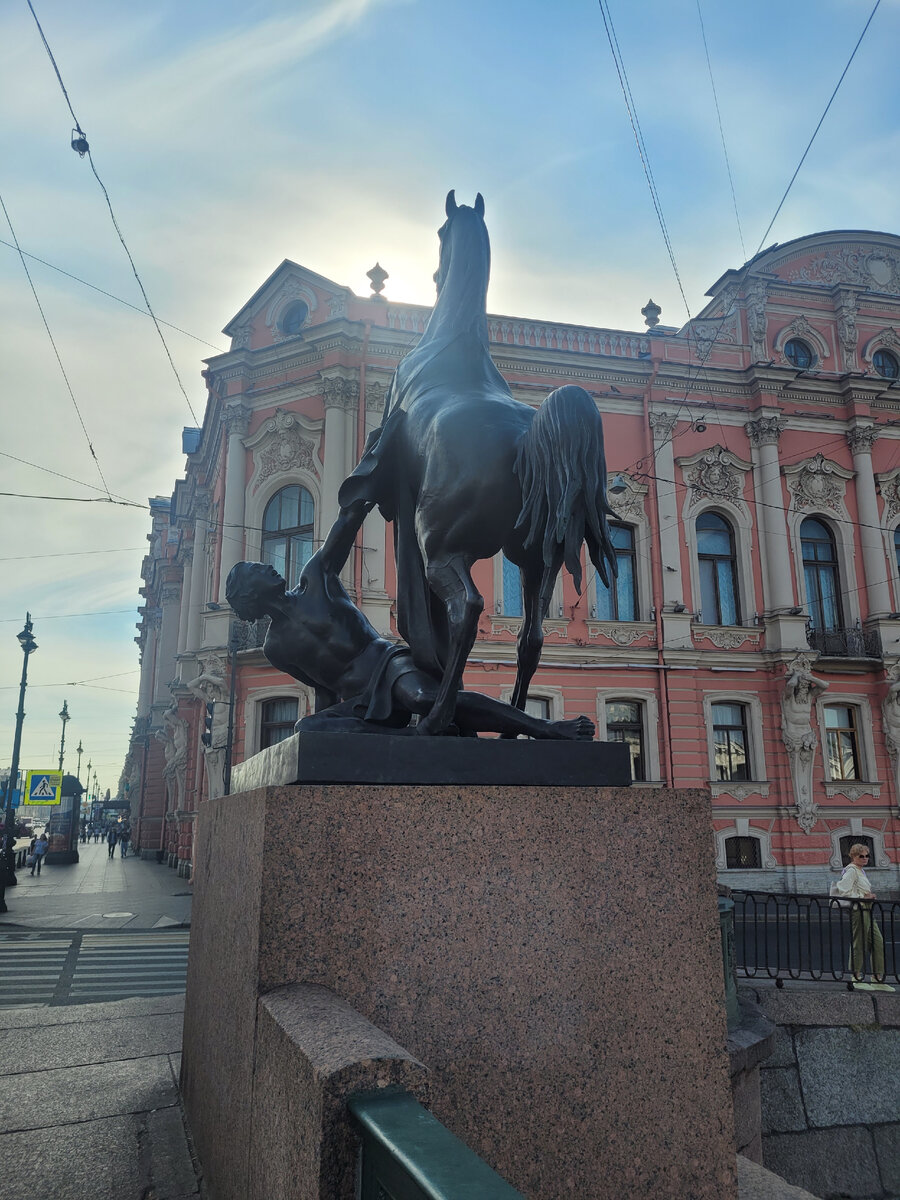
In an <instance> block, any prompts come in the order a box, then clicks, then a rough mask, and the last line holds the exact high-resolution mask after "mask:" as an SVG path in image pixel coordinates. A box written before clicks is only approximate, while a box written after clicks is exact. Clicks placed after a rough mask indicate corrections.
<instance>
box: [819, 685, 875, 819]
mask: <svg viewBox="0 0 900 1200" xmlns="http://www.w3.org/2000/svg"><path fill="white" fill-rule="evenodd" d="M835 704H839V705H845V706H847V707H849V708H855V709H856V710H857V713H858V720H857V723H856V733H857V741H858V744H857V751H858V753H859V758H860V763H859V767H860V772H861V775H860V778H859V779H848V780H842V779H832V778H831V773H830V772H829V769H828V736H827V730H826V728H825V709H826V708H828V707H829V705H835ZM816 719H817V720H818V722H819V743H820V745H821V749H822V770H823V772H824V775H825V794H826V795H827V796H846V797H847V799H848V800H851V801H855V800H858V799H859V798H860V796H879V795H880V794H881V789H880V787H879V786H878V784H879V783H880V780H879V778H878V768H877V760H876V758H875V737H874V733H873V729H872V708H871V705H870V704H869V697H868V696H860V695H855V694H851V693H850V692H831V691H829V692H826V693H825V694H824V696H823V695H822V694H821V693H820V694H819V696H817V698H816Z"/></svg>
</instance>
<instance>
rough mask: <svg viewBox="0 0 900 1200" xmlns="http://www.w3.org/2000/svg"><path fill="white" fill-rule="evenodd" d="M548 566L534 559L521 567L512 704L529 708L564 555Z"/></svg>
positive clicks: (540, 560)
mask: <svg viewBox="0 0 900 1200" xmlns="http://www.w3.org/2000/svg"><path fill="white" fill-rule="evenodd" d="M557 557H559V561H555V562H553V563H551V565H550V568H549V570H546V571H545V569H544V563H543V559H540V558H539V559H537V560H535V559H532V560H530V561H528V562H526V563H525V564H524V566H522V567H521V568H520V570H521V574H522V606H523V610H524V615H523V618H522V628H521V629H520V630H519V638H518V642H517V645H516V684H515V687H514V688H513V694H512V704H513V706H514V707H515V708H521V709H524V708H525V701H526V700H527V699H528V688H529V685H530V683H531V681H532V679H533V678H534V673H535V671H536V670H537V669H538V664H539V662H540V661H541V650H542V649H543V646H544V626H543V620H544V614H545V613H546V611H547V608H548V607H549V604H550V599H551V596H552V595H553V585H554V583H555V582H556V577H557V575H558V574H559V570H560V567H561V566H562V558H561V556H557Z"/></svg>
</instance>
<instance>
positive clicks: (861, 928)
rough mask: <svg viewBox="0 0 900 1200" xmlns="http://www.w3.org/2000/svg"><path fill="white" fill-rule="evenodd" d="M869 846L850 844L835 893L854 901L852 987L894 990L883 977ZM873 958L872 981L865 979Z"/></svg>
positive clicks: (851, 955)
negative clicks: (874, 910) (868, 962)
mask: <svg viewBox="0 0 900 1200" xmlns="http://www.w3.org/2000/svg"><path fill="white" fill-rule="evenodd" d="M868 865H869V847H868V846H866V845H865V844H864V843H863V842H856V843H855V844H854V845H853V846H851V847H850V862H849V863H848V864H847V866H846V867H844V872H843V874H842V875H841V878H840V879H839V880H838V882H837V883H835V885H834V887H833V888H832V894H833V895H835V896H839V897H840V898H841V899H843V900H850V901H852V902H853V911H852V912H851V914H850V970H851V971H852V972H853V986H854V987H855V988H859V989H861V990H864V991H868V992H872V991H875V992H892V991H893V990H894V989H893V988H892V987H891V985H890V984H889V983H886V982H885V978H884V938H883V937H882V934H881V930H880V929H879V927H878V922H877V921H876V920H875V917H874V916H873V913H872V901H873V900H874V899H875V893H874V892H873V891H872V885H871V883H870V882H869V879H868V876H867V875H866V872H865V868H866V867H867V866H868ZM867 952H868V954H869V955H870V956H871V960H872V983H866V982H865V965H866V954H867Z"/></svg>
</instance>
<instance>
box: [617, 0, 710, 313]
mask: <svg viewBox="0 0 900 1200" xmlns="http://www.w3.org/2000/svg"><path fill="white" fill-rule="evenodd" d="M597 3H598V5H599V7H600V16H601V17H602V18H603V27H604V29H605V30H606V38H607V41H608V42H609V48H610V52H611V53H612V56H613V63H614V64H615V68H616V74H617V75H618V77H619V86H620V87H621V89H622V96H623V98H624V100H625V108H626V110H627V112H628V119H629V121H630V122H631V130H632V133H633V134H634V140H635V143H636V144H637V148H638V154H639V155H640V159H641V165H642V167H643V168H644V177H645V178H646V180H647V187H648V188H649V190H650V199H651V200H652V202H653V209H654V211H655V213H656V219H657V221H658V222H659V227H660V230H661V231H662V235H663V241H664V242H665V244H666V250H667V251H668V254H669V261H670V262H671V264H672V270H673V271H674V272H675V279H676V280H677V282H678V290H679V291H680V292H681V299H682V300H683V301H684V308H685V312H686V313H687V315H688V320H691V307H690V305H689V304H688V301H687V296H686V295H685V291H684V287H683V286H682V282H681V274H680V272H679V270H678V263H677V262H676V261H675V251H674V249H673V248H672V240H671V238H670V237H669V228H668V226H667V224H666V219H665V217H664V216H663V210H662V202H661V200H660V198H659V191H658V190H657V187H656V180H655V179H654V177H653V169H652V167H651V166H650V155H649V154H648V152H647V146H646V143H645V142H644V133H643V130H642V129H641V123H640V120H639V119H638V115H637V107H636V105H635V103H634V97H633V95H632V94H631V84H630V83H629V82H628V72H627V70H626V68H625V61H624V59H623V58H622V52H621V50H620V49H619V40H618V38H617V37H616V30H615V26H614V25H613V19H612V15H611V14H610V12H609V5H608V3H607V2H606V0H597Z"/></svg>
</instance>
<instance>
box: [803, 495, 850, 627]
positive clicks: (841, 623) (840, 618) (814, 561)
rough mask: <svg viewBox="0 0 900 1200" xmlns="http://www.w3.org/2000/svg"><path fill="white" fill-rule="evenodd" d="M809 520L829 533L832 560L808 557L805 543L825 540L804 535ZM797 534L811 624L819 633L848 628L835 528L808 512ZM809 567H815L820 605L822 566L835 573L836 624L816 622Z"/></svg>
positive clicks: (819, 542) (807, 609) (820, 542)
mask: <svg viewBox="0 0 900 1200" xmlns="http://www.w3.org/2000/svg"><path fill="white" fill-rule="evenodd" d="M808 521H815V523H816V524H817V525H821V526H822V528H823V529H824V530H825V532H826V533H827V534H828V545H829V546H830V547H831V551H832V555H833V557H832V558H831V559H830V560H825V559H820V558H810V559H807V557H806V552H805V550H804V548H803V543H804V542H811V543H817V544H820V545H821V544H822V542H823V541H824V539H822V538H812V537H809V536H808V535H807V536H805V537H804V534H803V526H804V525H806V523H807V522H808ZM797 535H798V537H799V539H800V554H801V559H800V567H801V573H802V575H803V591H804V594H805V597H806V611H807V614H808V616H809V620H810V624H811V625H812V628H813V630H815V631H816V632H818V633H834V632H836V631H838V630H840V629H846V628H847V626H846V624H845V620H844V606H843V603H842V601H843V596H842V594H841V593H842V590H843V589H842V588H841V563H840V556H839V554H838V544H837V538H836V537H835V532H834V529H833V528H832V527H831V525H830V524H829V523H828V522H827V521H825V520H823V519H822V518H821V517H820V516H819V515H815V516H814V515H813V514H811V513H808V514H807V515H806V516H805V517H804V518H803V520H802V521H801V522H800V524H799V526H798V529H797ZM807 567H809V568H810V569H811V570H812V569H815V578H816V592H817V601H818V603H819V605H820V606H821V605H822V597H823V592H822V586H821V576H822V570H821V568H823V567H828V568H830V569H831V570H832V572H833V575H834V585H835V586H834V605H835V609H836V612H837V624H836V625H825V624H823V625H821V626H819V625H816V624H815V621H814V619H813V616H814V614H813V607H814V606H813V602H812V597H811V596H810V592H809V583H808V580H807Z"/></svg>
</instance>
